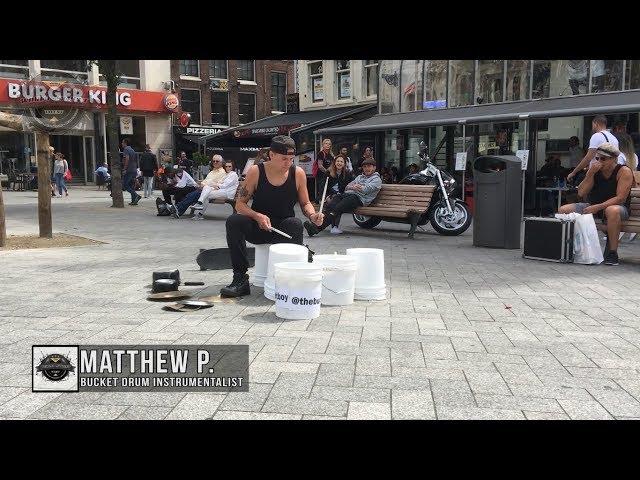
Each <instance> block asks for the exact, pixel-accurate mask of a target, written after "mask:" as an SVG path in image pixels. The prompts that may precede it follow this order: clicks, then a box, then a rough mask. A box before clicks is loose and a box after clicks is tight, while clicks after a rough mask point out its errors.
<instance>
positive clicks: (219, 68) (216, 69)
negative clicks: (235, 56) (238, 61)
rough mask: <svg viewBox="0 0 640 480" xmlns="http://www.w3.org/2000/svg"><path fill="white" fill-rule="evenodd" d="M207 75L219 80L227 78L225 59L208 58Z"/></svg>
mask: <svg viewBox="0 0 640 480" xmlns="http://www.w3.org/2000/svg"><path fill="white" fill-rule="evenodd" d="M209 77H211V78H219V79H221V80H223V79H226V78H227V61H226V60H209Z"/></svg>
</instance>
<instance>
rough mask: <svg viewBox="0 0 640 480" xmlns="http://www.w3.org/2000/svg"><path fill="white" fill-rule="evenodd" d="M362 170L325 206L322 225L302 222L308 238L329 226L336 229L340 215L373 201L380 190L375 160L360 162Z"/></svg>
mask: <svg viewBox="0 0 640 480" xmlns="http://www.w3.org/2000/svg"><path fill="white" fill-rule="evenodd" d="M362 170H363V173H362V175H358V176H357V177H356V179H355V180H353V181H352V182H350V183H349V185H347V186H346V187H345V192H344V194H338V195H336V196H335V197H333V198H332V199H331V201H330V202H329V204H328V205H326V206H325V209H326V211H327V215H325V216H324V221H323V222H322V224H320V225H319V226H317V225H318V224H317V223H316V222H314V223H311V222H304V228H305V229H306V230H307V234H308V235H309V236H310V237H312V236H314V235H317V234H318V233H320V232H321V231H322V230H324V229H325V228H327V227H328V226H329V225H334V226H336V227H337V226H338V225H337V223H339V217H340V215H342V214H343V213H348V212H353V211H354V210H355V209H356V208H358V207H363V206H364V207H366V206H367V205H369V204H370V203H371V202H373V200H375V198H376V196H377V195H378V192H379V191H380V189H381V188H382V179H381V178H380V175H379V174H378V172H376V162H375V160H364V161H363V162H362ZM323 213H324V212H323ZM335 233H337V232H335Z"/></svg>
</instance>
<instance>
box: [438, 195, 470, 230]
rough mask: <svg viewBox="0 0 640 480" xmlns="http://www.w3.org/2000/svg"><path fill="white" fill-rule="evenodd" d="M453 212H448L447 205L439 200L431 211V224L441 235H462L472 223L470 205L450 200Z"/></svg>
mask: <svg viewBox="0 0 640 480" xmlns="http://www.w3.org/2000/svg"><path fill="white" fill-rule="evenodd" d="M450 202H451V206H452V209H453V212H452V213H451V214H449V213H448V212H447V205H446V204H445V203H444V202H438V203H437V204H436V205H434V207H433V210H432V211H431V226H432V227H433V229H434V230H435V231H436V232H438V233H439V234H440V235H451V236H453V235H460V234H461V233H463V232H464V231H465V230H466V229H467V228H469V225H471V212H469V207H467V205H465V204H464V203H462V202H460V201H457V202H456V201H453V200H450Z"/></svg>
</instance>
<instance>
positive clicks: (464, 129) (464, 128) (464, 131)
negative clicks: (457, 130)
mask: <svg viewBox="0 0 640 480" xmlns="http://www.w3.org/2000/svg"><path fill="white" fill-rule="evenodd" d="M466 140H467V124H466V123H463V124H462V153H464V154H465V155H466V153H467V142H466ZM466 173H467V162H465V164H464V170H462V203H464V199H465V194H466V193H467V192H466V191H467V184H466V183H465V176H466Z"/></svg>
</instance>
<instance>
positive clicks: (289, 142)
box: [269, 135, 296, 155]
mask: <svg viewBox="0 0 640 480" xmlns="http://www.w3.org/2000/svg"><path fill="white" fill-rule="evenodd" d="M269 148H270V150H271V151H272V152H276V153H280V154H282V155H287V154H288V153H289V150H291V149H292V150H293V153H295V152H296V142H294V141H293V138H291V137H289V136H287V135H277V136H275V137H273V139H272V140H271V147H269Z"/></svg>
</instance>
